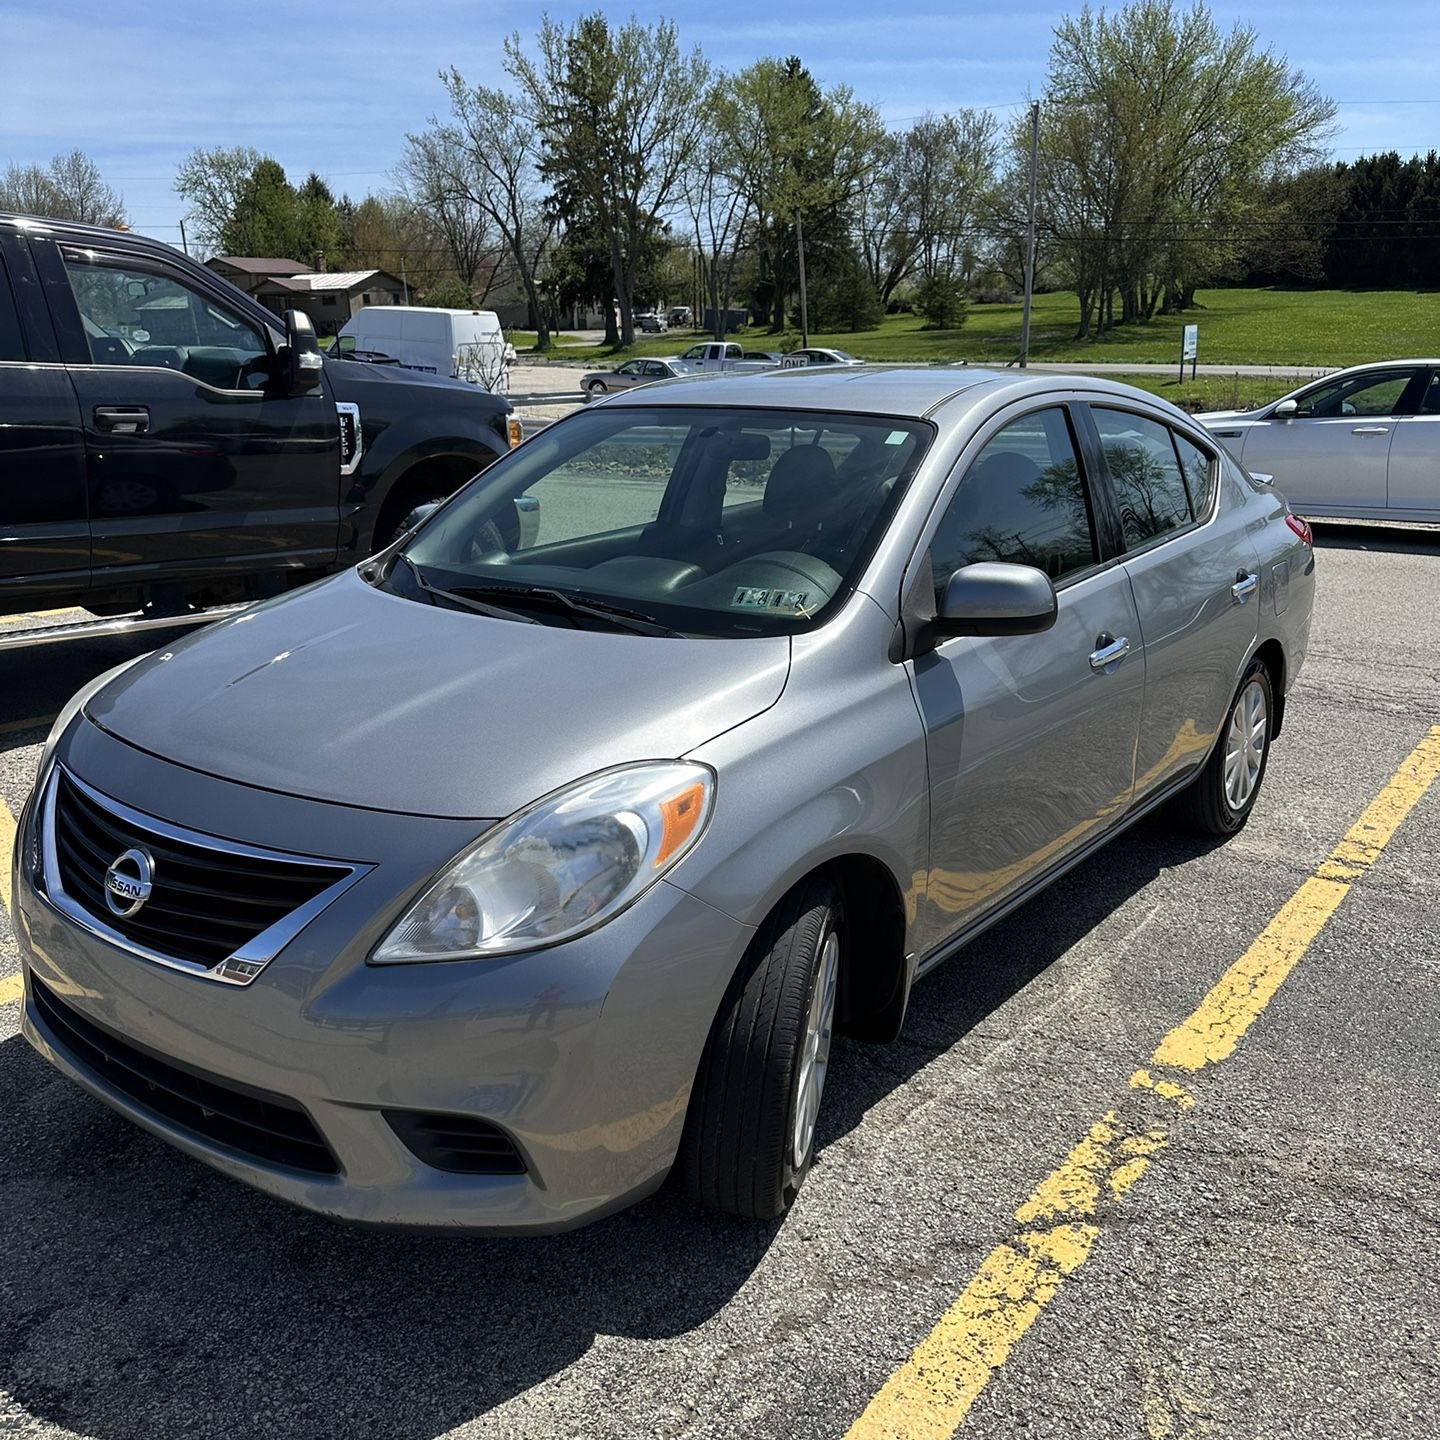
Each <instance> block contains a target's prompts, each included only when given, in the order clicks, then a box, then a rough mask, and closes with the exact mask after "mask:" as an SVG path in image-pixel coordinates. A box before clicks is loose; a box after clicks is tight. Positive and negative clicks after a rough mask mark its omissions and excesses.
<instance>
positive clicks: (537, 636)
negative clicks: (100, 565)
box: [86, 571, 790, 819]
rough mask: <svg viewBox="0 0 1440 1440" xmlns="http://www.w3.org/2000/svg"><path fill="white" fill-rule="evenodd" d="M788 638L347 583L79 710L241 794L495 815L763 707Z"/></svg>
mask: <svg viewBox="0 0 1440 1440" xmlns="http://www.w3.org/2000/svg"><path fill="white" fill-rule="evenodd" d="M789 668H790V642H789V640H788V639H785V638H783V637H757V638H754V639H745V640H691V639H669V638H663V637H651V636H642V635H625V634H613V633H609V632H597V631H590V630H573V629H569V628H566V627H563V626H550V625H525V624H521V623H519V622H516V621H512V620H499V619H490V618H488V617H486V616H481V615H474V614H470V613H468V612H465V611H459V610H450V609H445V608H442V607H439V606H431V605H425V604H420V603H417V602H415V601H412V600H406V599H403V598H401V597H400V596H397V595H392V594H389V593H387V592H385V591H382V590H376V589H375V588H374V587H373V586H370V585H367V584H366V583H365V582H364V581H363V580H361V579H360V577H359V576H358V575H357V574H355V572H354V571H348V572H346V573H345V574H343V575H337V576H334V577H332V578H331V579H329V580H325V581H322V582H320V583H319V584H318V585H314V586H311V587H310V588H309V589H307V590H304V591H301V592H299V593H297V594H295V595H291V596H287V597H285V598H283V599H280V600H274V601H268V602H266V603H265V604H263V605H258V606H255V607H253V608H252V609H250V610H248V611H245V612H244V613H243V614H240V615H237V616H235V617H234V618H233V619H229V620H223V621H221V622H219V623H218V624H216V625H213V626H211V627H209V628H208V629H206V630H204V631H201V632H199V633H198V634H195V635H192V636H190V637H189V638H188V639H184V640H181V641H179V642H177V643H176V644H174V645H172V646H170V647H169V648H168V649H165V650H163V651H157V652H156V653H155V654H152V655H149V656H147V657H146V658H145V659H144V660H142V661H140V662H139V663H138V664H137V665H134V666H132V667H131V668H130V669H129V670H127V671H126V672H125V673H124V674H123V675H120V676H117V677H116V679H115V680H114V681H112V682H111V683H110V684H109V685H107V686H105V687H104V688H103V689H102V690H101V691H100V692H99V693H98V694H97V695H95V696H94V697H93V698H92V699H91V700H90V702H89V704H88V705H87V706H86V713H87V715H88V716H89V718H90V719H91V720H92V721H93V722H94V723H95V724H97V725H99V726H100V727H101V728H102V729H104V730H106V731H107V732H109V733H110V734H112V735H115V736H117V737H119V738H120V739H122V740H125V741H127V742H129V743H130V744H132V745H134V746H136V747H137V748H139V749H141V750H145V751H148V752H149V753H151V754H154V755H158V756H159V757H161V758H162V759H165V760H169V761H173V762H174V763H176V764H179V765H184V766H187V767H189V768H191V769H194V770H200V771H203V772H205V773H206V774H209V775H216V776H220V777H222V778H224V779H227V780H235V781H239V782H240V783H242V784H247V785H256V786H260V787H263V788H265V789H270V790H278V791H281V792H283V793H285V794H288V795H300V796H306V797H308V798H311V799H316V800H328V801H333V802H336V803H340V804H346V805H356V806H363V807H366V808H368V809H377V810H392V811H398V812H401V813H406V814H416V815H436V816H452V817H463V818H490V819H494V818H497V817H500V816H504V815H508V814H510V813H512V812H513V811H515V810H518V809H520V808H521V807H522V806H523V805H526V804H528V803H529V802H530V801H532V800H535V799H537V798H538V797H540V796H542V795H545V794H547V793H548V792H549V791H551V790H554V789H556V788H557V787H559V786H561V785H564V784H567V783H568V782H569V781H572V780H576V779H578V778H580V777H581V776H583V775H588V774H591V773H592V772H594V771H596V770H603V769H605V768H607V767H609V766H612V765H621V764H624V763H626V762H628V761H632V760H651V759H664V758H673V757H677V756H680V755H683V754H685V753H686V752H687V751H690V750H693V749H694V748H695V747H696V746H698V745H702V744H703V743H704V742H705V741H707V740H710V739H713V738H714V737H715V736H716V735H719V734H721V733H722V732H723V731H725V730H729V729H731V728H733V727H734V726H736V725H739V724H741V723H742V722H743V721H745V720H748V719H750V718H751V717H752V716H754V715H757V714H759V713H760V712H761V711H762V710H765V709H768V708H769V707H770V706H771V705H773V704H774V703H775V701H776V700H778V699H779V698H780V692H781V691H782V690H783V689H784V687H785V680H786V676H787V675H788V673H789Z"/></svg>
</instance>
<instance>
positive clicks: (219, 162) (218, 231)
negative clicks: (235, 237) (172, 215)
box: [175, 145, 265, 255]
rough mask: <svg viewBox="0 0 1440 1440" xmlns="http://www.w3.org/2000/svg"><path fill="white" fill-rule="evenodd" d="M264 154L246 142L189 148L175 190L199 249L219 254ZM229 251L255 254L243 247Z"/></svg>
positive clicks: (178, 173) (177, 177) (177, 176)
mask: <svg viewBox="0 0 1440 1440" xmlns="http://www.w3.org/2000/svg"><path fill="white" fill-rule="evenodd" d="M264 158H265V157H264V156H263V155H262V154H261V153H260V152H259V151H258V150H256V149H253V148H252V147H251V146H249V145H235V146H232V147H229V148H226V147H224V146H216V147H215V148H214V149H211V150H203V149H196V150H192V151H191V152H190V154H189V155H188V156H186V158H185V159H184V160H183V161H182V162H181V165H180V168H179V170H178V171H177V172H176V175H175V193H176V194H177V195H179V196H180V198H181V199H182V200H184V201H185V202H186V204H187V205H188V206H189V210H188V212H187V214H186V217H185V218H186V219H187V220H189V222H190V225H191V229H192V231H193V233H194V235H195V238H196V240H197V242H198V244H199V246H200V248H201V249H202V250H208V251H210V252H212V253H219V252H222V251H224V250H225V248H226V247H225V245H224V244H223V243H222V240H223V237H224V235H225V232H226V230H227V228H228V227H229V226H230V225H232V223H233V222H234V219H235V215H236V212H237V211H238V210H239V208H240V200H241V196H242V195H243V193H244V191H245V188H246V186H247V185H248V184H249V183H250V177H251V176H252V175H253V174H254V172H255V167H256V166H257V165H259V164H260V162H261V161H262V160H263V159H264ZM230 253H232V254H240V255H257V254H259V253H261V252H259V251H257V250H254V249H250V248H248V247H247V248H243V249H240V250H238V251H231V252H230Z"/></svg>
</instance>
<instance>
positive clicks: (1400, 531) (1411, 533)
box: [1306, 516, 1440, 555]
mask: <svg viewBox="0 0 1440 1440" xmlns="http://www.w3.org/2000/svg"><path fill="white" fill-rule="evenodd" d="M1306 518H1307V519H1308V518H1309V517H1308V516H1307V517H1306ZM1310 529H1311V531H1312V533H1313V534H1314V537H1315V548H1316V549H1317V550H1380V551H1390V552H1391V553H1393V554H1402V555H1435V554H1440V525H1429V526H1421V525H1402V524H1398V523H1397V524H1391V525H1362V524H1359V523H1357V522H1355V521H1351V520H1311V522H1310Z"/></svg>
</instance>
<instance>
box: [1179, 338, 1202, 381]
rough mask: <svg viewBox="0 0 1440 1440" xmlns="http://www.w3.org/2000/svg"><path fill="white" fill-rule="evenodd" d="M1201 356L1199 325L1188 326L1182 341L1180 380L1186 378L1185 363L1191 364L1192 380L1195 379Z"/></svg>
mask: <svg viewBox="0 0 1440 1440" xmlns="http://www.w3.org/2000/svg"><path fill="white" fill-rule="evenodd" d="M1199 354H1200V327H1199V326H1198V325H1187V326H1186V327H1185V333H1184V337H1183V338H1182V339H1181V341H1180V378H1181V379H1182V380H1183V379H1184V378H1185V362H1186V361H1187V360H1188V361H1189V362H1190V378H1191V379H1192V380H1193V379H1194V378H1195V371H1196V368H1197V366H1198V363H1199V361H1198V357H1199Z"/></svg>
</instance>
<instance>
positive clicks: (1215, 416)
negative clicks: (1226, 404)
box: [1190, 410, 1261, 425]
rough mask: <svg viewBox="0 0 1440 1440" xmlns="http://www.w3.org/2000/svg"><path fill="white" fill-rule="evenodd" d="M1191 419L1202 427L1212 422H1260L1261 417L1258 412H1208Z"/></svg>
mask: <svg viewBox="0 0 1440 1440" xmlns="http://www.w3.org/2000/svg"><path fill="white" fill-rule="evenodd" d="M1190 418H1191V419H1192V420H1194V421H1196V422H1197V423H1198V424H1200V425H1208V424H1209V423H1210V422H1211V421H1212V420H1259V419H1260V418H1261V415H1260V412H1259V411H1258V410H1206V411H1205V412H1204V413H1203V414H1201V415H1192V416H1191V417H1190Z"/></svg>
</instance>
